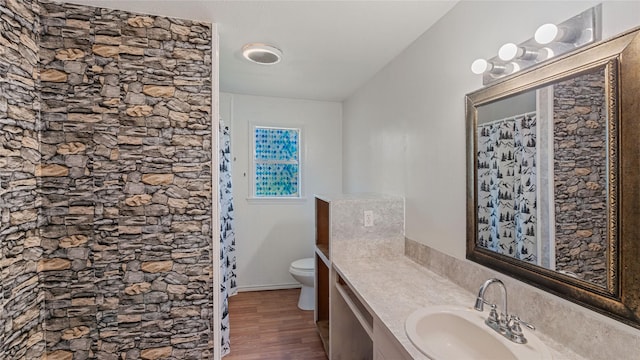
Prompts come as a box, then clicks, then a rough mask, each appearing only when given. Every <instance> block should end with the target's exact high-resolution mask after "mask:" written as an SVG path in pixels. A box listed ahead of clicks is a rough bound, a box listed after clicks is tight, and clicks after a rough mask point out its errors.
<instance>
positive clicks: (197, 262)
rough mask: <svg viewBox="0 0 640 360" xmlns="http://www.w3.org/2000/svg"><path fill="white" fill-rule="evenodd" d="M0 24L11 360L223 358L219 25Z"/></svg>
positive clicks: (52, 16)
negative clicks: (216, 159)
mask: <svg viewBox="0 0 640 360" xmlns="http://www.w3.org/2000/svg"><path fill="white" fill-rule="evenodd" d="M27 9H36V10H38V12H39V14H38V13H36V12H35V11H31V10H29V11H31V12H28V11H27ZM28 14H31V15H30V16H31V18H29V19H26V18H25V16H28ZM23 18H24V19H25V20H21V19H23ZM0 26H2V27H3V32H2V37H0V41H2V45H3V47H2V48H4V47H5V43H6V42H7V41H10V42H11V44H12V46H15V51H13V50H11V51H4V52H2V51H0V72H1V75H2V78H1V79H2V82H1V83H0V90H1V91H2V93H1V94H0V95H1V96H0V152H2V153H0V190H1V192H0V196H2V204H0V211H2V218H1V220H2V221H1V222H0V226H1V227H0V236H1V238H0V240H2V243H1V244H2V248H1V249H2V261H1V262H0V264H1V265H2V286H3V288H2V290H3V291H2V297H1V298H0V301H2V305H3V312H2V317H1V318H0V319H1V320H2V323H1V324H0V325H2V326H1V327H0V336H1V337H0V340H2V342H1V344H3V346H1V347H0V351H2V352H0V358H12V359H13V358H16V359H17V358H22V357H25V358H28V359H32V358H40V357H41V355H42V354H43V353H44V354H45V355H46V358H47V359H65V360H66V359H114V360H115V359H137V358H142V359H158V358H167V359H201V358H210V357H212V353H213V348H214V344H213V338H212V335H213V331H212V330H213V328H212V326H213V319H212V308H213V292H212V290H213V289H212V285H213V284H212V282H213V271H212V242H211V237H212V233H211V217H212V206H211V201H212V197H211V192H212V188H211V186H212V184H211V132H212V127H211V95H212V94H211V91H212V87H211V78H210V77H211V56H212V52H211V49H212V46H211V29H210V27H209V26H207V25H206V24H202V23H198V22H193V21H186V20H177V19H169V18H165V17H157V16H143V15H137V14H131V13H127V12H123V11H115V10H107V9H99V8H94V7H87V6H79V5H71V4H58V3H54V2H49V1H42V2H37V3H35V2H34V3H31V2H29V1H27V2H25V1H20V2H18V1H17V0H0ZM29 26H30V27H29ZM38 34H39V40H37V39H38V36H37V35H38ZM7 39H9V40H7ZM26 39H28V40H29V41H27V40H26ZM11 49H14V47H11ZM38 56H39V59H40V60H39V62H38ZM5 64H6V65H5ZM38 64H39V68H40V69H39V72H38ZM38 73H39V76H38ZM38 79H39V81H38ZM40 107H41V108H42V109H41V113H38V110H39V108H40ZM38 212H40V216H39V217H38ZM38 275H39V276H38ZM7 294H9V297H7ZM43 328H44V330H43ZM43 331H44V333H43ZM45 335H46V336H45ZM45 338H46V344H45V341H44V339H45ZM45 345H46V350H45ZM38 351H39V353H38Z"/></svg>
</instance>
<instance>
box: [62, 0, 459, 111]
mask: <svg viewBox="0 0 640 360" xmlns="http://www.w3.org/2000/svg"><path fill="white" fill-rule="evenodd" d="M69 2H73V3H78V4H87V5H93V6H101V7H106V8H114V9H121V10H127V11H133V12H139V13H145V14H154V15H165V16H172V17H178V18H185V19H194V20H201V21H206V22H214V23H216V24H217V28H218V33H219V39H220V44H219V50H220V57H219V59H220V60H219V61H220V91H223V92H230V93H237V94H248V95H261V96H275V97H286V98H299V99H312V100H325V101H342V100H344V99H345V98H346V97H348V96H349V95H351V94H352V93H353V92H354V91H355V90H357V89H358V88H359V87H360V86H361V85H362V84H363V83H365V82H366V81H367V80H368V79H370V78H371V77H373V75H374V74H375V73H377V72H378V71H380V69H382V68H383V67H384V66H385V65H386V64H387V63H388V62H389V61H391V60H392V59H393V58H394V57H395V56H396V55H398V54H399V53H400V52H401V51H402V50H404V49H405V48H406V47H407V46H408V45H409V44H411V43H412V42H413V41H414V40H415V39H416V38H418V37H419V36H420V35H421V34H422V33H424V32H425V31H426V30H427V29H428V28H429V27H430V26H431V25H433V24H434V23H435V22H436V21H437V20H438V19H440V18H441V17H442V16H443V15H444V14H445V13H446V12H447V11H449V10H450V9H451V8H452V7H453V6H454V5H455V4H456V3H457V0H442V1H433V0H422V1H402V0H396V1H372V0H370V1H364V0H360V1H306V0H293V1H267V0H261V1H239V0H227V1H207V0H200V1H189V0H182V1H181V0H177V1H167V0H155V1H149V0H137V1H135V0H127V1H122V0H71V1H69ZM250 42H261V43H267V44H270V45H273V46H275V47H277V48H279V49H281V50H282V52H283V60H282V61H281V62H280V63H278V64H275V65H258V64H253V63H250V62H248V61H246V60H244V59H243V58H242V56H241V48H242V46H243V45H244V44H246V43H250Z"/></svg>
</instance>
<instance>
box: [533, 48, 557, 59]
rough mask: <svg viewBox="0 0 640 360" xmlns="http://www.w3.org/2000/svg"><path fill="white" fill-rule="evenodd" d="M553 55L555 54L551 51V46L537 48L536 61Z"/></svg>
mask: <svg viewBox="0 0 640 360" xmlns="http://www.w3.org/2000/svg"><path fill="white" fill-rule="evenodd" d="M554 56H555V53H554V52H553V50H552V49H551V48H548V47H543V48H542V49H540V50H538V57H537V60H538V61H544V60H547V59H551V58H552V57H554Z"/></svg>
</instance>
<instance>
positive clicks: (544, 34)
mask: <svg viewBox="0 0 640 360" xmlns="http://www.w3.org/2000/svg"><path fill="white" fill-rule="evenodd" d="M557 36H558V27H557V26H556V25H554V24H544V25H542V26H540V27H539V28H538V30H536V33H535V35H534V39H535V40H536V42H537V43H538V44H542V45H546V44H548V43H550V42H552V41H554V40H555V39H556V37H557Z"/></svg>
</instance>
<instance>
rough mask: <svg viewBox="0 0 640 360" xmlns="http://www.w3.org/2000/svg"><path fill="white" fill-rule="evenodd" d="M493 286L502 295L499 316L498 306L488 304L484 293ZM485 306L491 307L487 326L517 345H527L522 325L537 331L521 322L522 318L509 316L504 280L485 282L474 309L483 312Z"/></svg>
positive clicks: (486, 321) (493, 279) (486, 322)
mask: <svg viewBox="0 0 640 360" xmlns="http://www.w3.org/2000/svg"><path fill="white" fill-rule="evenodd" d="M491 284H498V285H499V286H500V290H501V294H502V308H501V309H500V314H499V315H498V311H497V310H496V305H495V304H491V303H489V302H487V300H485V298H484V293H485V291H487V288H488V287H489V286H490V285H491ZM484 304H487V305H489V306H491V311H490V312H489V317H487V320H485V324H487V326H489V327H490V328H492V329H493V330H495V331H497V332H499V333H500V334H502V335H503V336H504V337H506V338H507V339H509V340H511V341H513V342H515V343H518V344H526V343H527V339H526V338H525V337H524V334H523V333H522V328H521V327H520V325H524V326H526V327H528V328H529V329H531V330H535V329H536V328H535V327H534V326H533V325H531V324H529V323H526V322H524V321H522V320H520V318H519V317H517V316H515V315H509V312H508V310H507V288H506V287H505V286H504V283H503V282H502V280H500V279H496V278H492V279H489V280H487V281H485V282H484V284H482V286H480V291H478V297H477V298H476V303H475V306H474V308H475V309H476V310H478V311H483V310H484Z"/></svg>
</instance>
